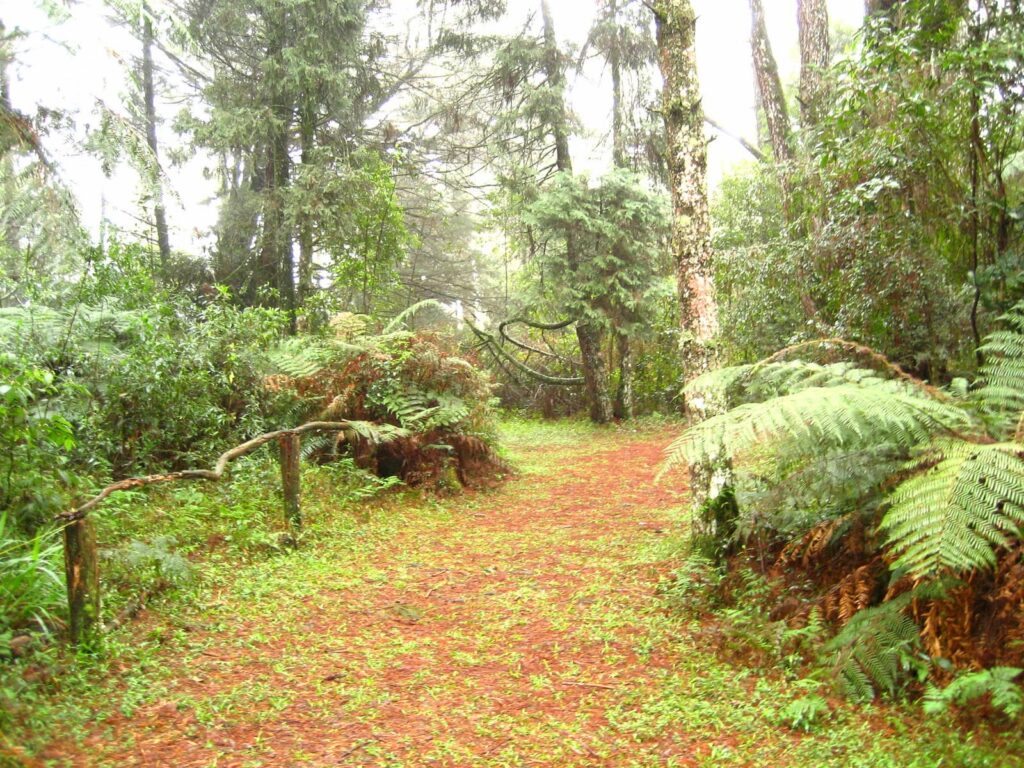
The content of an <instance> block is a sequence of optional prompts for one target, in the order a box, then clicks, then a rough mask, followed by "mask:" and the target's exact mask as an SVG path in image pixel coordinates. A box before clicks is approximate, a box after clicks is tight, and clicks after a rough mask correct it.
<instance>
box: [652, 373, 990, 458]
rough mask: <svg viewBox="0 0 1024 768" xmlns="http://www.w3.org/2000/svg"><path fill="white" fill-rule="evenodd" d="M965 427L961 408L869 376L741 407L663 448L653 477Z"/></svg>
mask: <svg viewBox="0 0 1024 768" xmlns="http://www.w3.org/2000/svg"><path fill="white" fill-rule="evenodd" d="M969 423H970V421H969V417H968V416H967V414H966V413H965V412H964V411H963V410H962V409H960V408H958V407H956V406H955V405H953V404H949V403H945V402H940V401H938V400H934V399H932V398H930V397H928V396H926V395H925V394H923V393H922V392H920V391H918V390H915V389H913V388H911V387H909V386H907V385H905V384H903V383H901V382H897V381H890V380H885V379H877V378H874V377H871V378H866V379H864V380H862V381H860V382H859V383H852V382H847V383H843V384H838V385H836V386H830V387H820V386H812V387H808V388H806V389H800V390H798V391H795V392H793V393H791V394H788V395H783V396H781V397H776V398H773V399H771V400H768V401H766V402H761V403H747V404H745V405H741V406H739V407H737V408H734V409H732V410H730V411H728V412H726V413H723V414H721V415H718V416H714V417H712V418H710V419H708V420H706V421H703V422H701V423H699V424H697V425H695V426H693V427H691V428H690V429H688V430H687V431H686V432H684V433H683V434H682V435H681V436H680V437H679V438H678V439H676V440H675V441H674V442H673V443H672V444H671V445H670V446H669V447H668V448H667V449H666V455H665V461H664V463H663V465H662V469H661V472H660V473H659V474H664V472H666V471H667V470H669V469H671V468H672V467H674V466H676V465H678V464H680V463H682V462H684V461H685V462H688V463H690V464H696V463H700V462H708V461H714V460H715V459H716V458H717V457H718V456H720V455H723V454H724V455H728V456H731V457H733V458H736V457H738V456H740V455H741V454H743V453H744V452H746V451H748V450H750V449H752V448H754V447H755V446H758V445H759V444H763V443H765V442H767V441H772V448H773V450H775V451H779V452H786V453H787V454H789V455H792V456H799V455H807V456H814V455H821V454H824V453H827V452H830V451H836V450H839V449H844V450H856V449H858V448H868V447H871V446H873V445H877V444H879V443H888V444H892V445H896V446H901V447H904V448H910V447H912V446H914V445H917V444H919V443H922V442H925V441H927V440H928V439H929V438H931V437H932V436H933V435H935V434H939V433H942V432H953V431H957V430H960V429H962V428H964V427H966V426H968V424H969Z"/></svg>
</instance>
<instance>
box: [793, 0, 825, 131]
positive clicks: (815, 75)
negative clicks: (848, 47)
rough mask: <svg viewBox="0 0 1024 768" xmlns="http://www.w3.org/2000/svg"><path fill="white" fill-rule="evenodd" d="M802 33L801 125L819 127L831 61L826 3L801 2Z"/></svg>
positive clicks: (799, 16)
mask: <svg viewBox="0 0 1024 768" xmlns="http://www.w3.org/2000/svg"><path fill="white" fill-rule="evenodd" d="M797 24H798V26H799V30H800V123H801V125H803V126H804V127H805V128H807V127H810V126H813V125H817V123H818V120H819V118H820V115H821V107H822V104H823V101H824V95H825V94H824V91H823V87H824V74H825V70H826V69H827V68H828V65H829V60H830V50H829V39H828V6H827V5H826V4H825V0H797Z"/></svg>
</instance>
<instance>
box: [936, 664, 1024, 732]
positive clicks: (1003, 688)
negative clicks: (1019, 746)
mask: <svg viewBox="0 0 1024 768" xmlns="http://www.w3.org/2000/svg"><path fill="white" fill-rule="evenodd" d="M1022 672H1024V670H1020V669H1017V668H1016V667H992V668H991V669H982V670H978V671H976V672H963V673H961V674H959V675H957V676H956V678H955V679H954V680H953V682H951V683H950V684H949V685H947V686H946V687H945V688H938V687H936V686H934V685H929V686H927V688H926V689H925V694H924V710H925V712H928V713H929V714H938V713H940V712H945V711H946V710H947V709H949V707H950V705H955V706H965V705H967V704H971V703H973V702H975V701H977V700H978V699H981V698H983V697H988V700H989V703H990V704H991V705H992V707H993V708H995V709H996V710H998V711H999V712H1002V713H1003V714H1004V715H1006V716H1007V717H1008V718H1010V719H1011V720H1015V719H1016V718H1018V717H1020V715H1021V714H1022V713H1024V692H1022V691H1021V687H1020V685H1018V684H1017V682H1016V680H1017V678H1018V677H1020V675H1021V673H1022Z"/></svg>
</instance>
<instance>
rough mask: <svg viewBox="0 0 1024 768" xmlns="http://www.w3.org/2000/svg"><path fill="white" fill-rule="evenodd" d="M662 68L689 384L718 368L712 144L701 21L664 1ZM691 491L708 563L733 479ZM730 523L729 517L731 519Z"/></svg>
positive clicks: (725, 476) (723, 469)
mask: <svg viewBox="0 0 1024 768" xmlns="http://www.w3.org/2000/svg"><path fill="white" fill-rule="evenodd" d="M654 8H655V21H656V23H657V42H658V62H659V65H660V67H661V72H662V76H663V77H664V79H665V88H664V91H663V95H662V98H663V105H662V114H663V116H664V120H665V133H666V139H667V145H668V171H669V184H670V185H671V190H672V209H673V221H672V252H673V255H674V257H675V262H676V270H677V273H676V274H677V279H678V282H679V308H680V317H681V319H682V339H681V347H682V348H681V350H680V352H681V355H682V364H683V377H684V379H685V380H686V381H690V380H692V379H694V378H695V377H697V376H699V375H700V374H702V373H704V372H706V371H707V370H708V369H709V368H710V367H711V366H712V364H713V362H714V353H713V348H712V346H711V343H712V340H713V338H714V336H715V333H716V332H717V330H718V313H717V307H716V305H715V292H714V282H713V280H712V272H711V268H712V263H711V225H710V217H709V213H708V196H707V139H706V137H705V135H704V110H703V107H702V104H701V96H700V83H699V81H698V79H697V55H696V31H697V17H696V14H695V13H694V10H693V5H692V4H691V3H690V1H689V0H659V2H657V3H656V4H655V6H654ZM684 405H685V407H686V412H687V415H688V416H690V417H691V418H695V419H700V418H704V417H706V416H707V415H708V414H709V412H710V410H711V407H712V405H713V404H711V403H708V402H706V401H705V399H704V398H702V397H700V396H699V395H698V396H696V397H691V398H689V399H688V400H687V402H686V403H685V404H684ZM690 475H691V476H690V487H691V491H692V495H693V501H694V505H695V506H696V507H697V508H698V513H697V514H696V515H695V516H694V520H693V538H694V542H695V545H696V546H698V547H699V548H700V549H702V550H704V551H705V552H706V553H707V554H709V555H718V554H720V553H721V552H722V551H723V542H725V541H726V540H727V535H728V530H727V526H726V525H725V522H724V520H723V511H724V510H725V508H724V507H723V506H722V505H723V504H724V503H726V502H727V500H728V499H730V498H731V494H730V493H727V492H725V491H726V489H727V488H728V485H729V480H730V479H731V473H730V471H729V466H728V464H727V463H725V464H721V463H715V462H710V463H708V464H706V465H698V466H693V467H691V468H690ZM725 517H728V515H725Z"/></svg>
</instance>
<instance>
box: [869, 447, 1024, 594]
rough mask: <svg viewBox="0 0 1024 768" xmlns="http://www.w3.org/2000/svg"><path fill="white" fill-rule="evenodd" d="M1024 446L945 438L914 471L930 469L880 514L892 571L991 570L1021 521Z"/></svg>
mask: <svg viewBox="0 0 1024 768" xmlns="http://www.w3.org/2000/svg"><path fill="white" fill-rule="evenodd" d="M1022 451H1024V447H1022V446H1021V445H1019V444H1017V443H1004V444H997V445H975V444H972V443H969V442H966V441H943V442H940V443H938V444H936V445H935V446H933V447H932V448H931V449H930V450H929V451H928V452H927V453H926V454H925V456H924V457H922V458H921V459H920V460H918V461H916V462H914V464H913V465H911V469H917V468H919V467H920V466H922V465H924V466H929V465H934V466H931V468H930V469H927V470H926V471H925V472H923V473H922V474H919V475H917V476H916V477H912V478H911V479H909V480H907V481H906V482H904V483H901V484H900V486H899V487H898V488H897V489H896V490H895V492H893V494H892V496H891V502H892V507H891V508H890V509H889V511H888V512H887V513H886V514H885V517H884V518H883V519H882V522H881V525H880V529H881V530H882V531H883V532H884V533H885V534H886V537H887V539H888V541H889V542H890V544H891V546H892V549H893V553H894V554H896V555H898V557H897V558H896V560H895V561H894V562H893V568H899V569H905V570H906V571H908V572H909V573H911V574H913V575H915V576H923V575H927V574H932V573H937V572H941V571H943V570H945V569H949V570H952V571H957V572H963V571H971V570H974V569H980V568H992V567H994V566H995V564H996V551H997V549H999V548H1001V547H1003V546H1005V545H1007V544H1008V543H1009V542H1010V541H1011V539H1012V538H1013V537H1016V536H1018V535H1019V532H1020V528H1019V527H1018V525H1019V523H1021V522H1024V460H1022V459H1021V453H1022Z"/></svg>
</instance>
